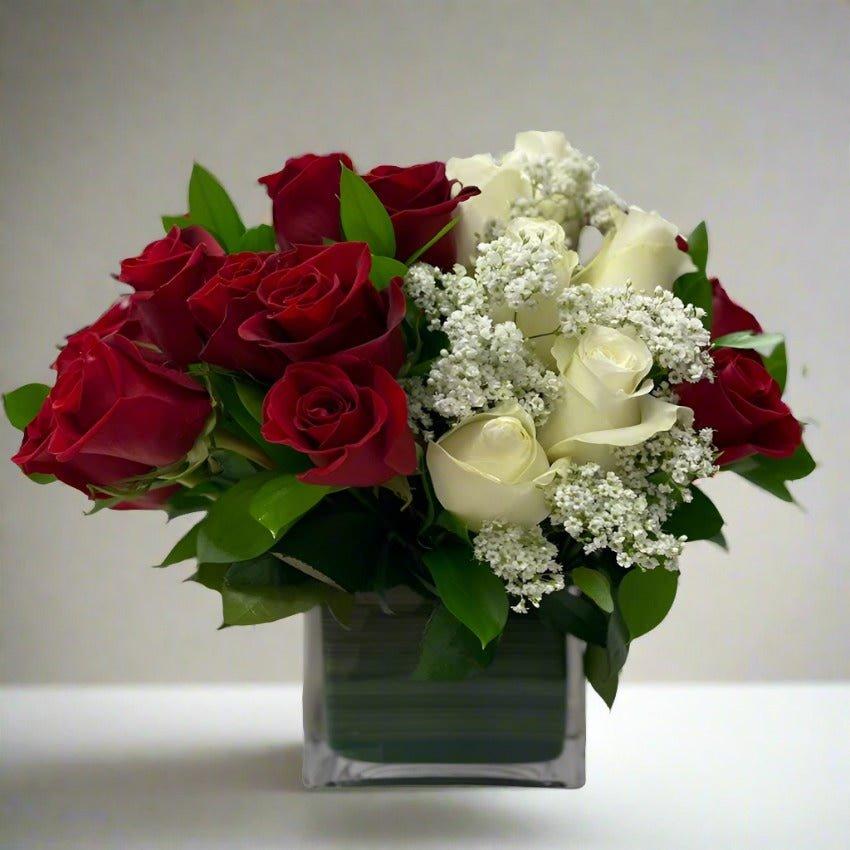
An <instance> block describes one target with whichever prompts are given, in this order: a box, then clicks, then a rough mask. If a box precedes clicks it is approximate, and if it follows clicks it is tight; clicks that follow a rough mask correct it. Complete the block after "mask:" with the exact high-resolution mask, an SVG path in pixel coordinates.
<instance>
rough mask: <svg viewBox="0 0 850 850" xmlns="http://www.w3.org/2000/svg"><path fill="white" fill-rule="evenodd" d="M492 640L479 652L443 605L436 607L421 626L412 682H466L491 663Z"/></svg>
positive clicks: (477, 643) (471, 638) (465, 630)
mask: <svg viewBox="0 0 850 850" xmlns="http://www.w3.org/2000/svg"><path fill="white" fill-rule="evenodd" d="M496 643H497V642H496V641H492V642H491V643H490V644H489V645H488V646H487V647H486V648H485V649H482V648H481V646H480V644H479V642H478V640H477V639H476V637H475V635H474V634H472V632H471V631H469V629H468V628H467V627H466V626H464V625H463V623H461V622H460V621H459V620H458V619H457V618H456V617H454V616H453V615H452V614H451V612H450V611H449V610H448V609H447V608H446V607H445V605H439V606H438V607H437V608H435V609H434V613H433V614H432V615H431V617H430V618H429V620H428V622H427V624H426V625H425V632H424V634H423V635H422V645H421V655H420V657H419V664H418V666H417V667H416V670H415V671H414V672H413V678H414V679H427V680H431V681H454V680H460V679H466V678H468V677H469V676H470V675H472V674H474V673H476V672H478V671H480V670H482V669H484V668H485V667H487V665H488V664H489V663H490V662H491V661H492V660H493V656H494V655H495V651H496Z"/></svg>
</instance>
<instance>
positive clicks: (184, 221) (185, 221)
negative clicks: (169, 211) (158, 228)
mask: <svg viewBox="0 0 850 850" xmlns="http://www.w3.org/2000/svg"><path fill="white" fill-rule="evenodd" d="M160 218H161V221H162V229H163V230H164V231H165V232H166V233H168V231H169V230H171V228H172V227H179V228H181V229H182V228H184V227H191V226H192V225H193V224H195V222H194V221H192V219H191V218H190V217H189V215H188V213H182V214H181V215H164V216H161V217H160ZM213 236H215V234H213ZM216 238H218V237H216Z"/></svg>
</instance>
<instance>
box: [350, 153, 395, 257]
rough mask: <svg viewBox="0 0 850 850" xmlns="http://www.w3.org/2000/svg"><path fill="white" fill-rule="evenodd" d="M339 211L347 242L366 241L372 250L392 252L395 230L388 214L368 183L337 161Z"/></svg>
mask: <svg viewBox="0 0 850 850" xmlns="http://www.w3.org/2000/svg"><path fill="white" fill-rule="evenodd" d="M340 166H341V168H342V174H341V176H340V183H339V215H340V220H341V222H342V232H343V233H344V234H345V238H346V239H347V240H348V241H349V242H365V243H366V244H367V245H368V246H369V248H370V250H371V251H372V253H373V254H378V255H379V256H382V257H394V256H395V231H394V230H393V223H392V221H391V220H390V215H389V213H388V212H387V211H386V209H384V205H383V204H382V203H381V202H380V200H379V199H378V196H377V195H376V194H375V193H374V192H373V191H372V188H371V187H370V186H369V184H368V183H367V182H366V181H365V180H364V179H363V178H362V177H361V176H360V175H359V174H355V173H354V172H353V171H352V170H351V169H350V168H346V167H345V165H344V164H342V163H340Z"/></svg>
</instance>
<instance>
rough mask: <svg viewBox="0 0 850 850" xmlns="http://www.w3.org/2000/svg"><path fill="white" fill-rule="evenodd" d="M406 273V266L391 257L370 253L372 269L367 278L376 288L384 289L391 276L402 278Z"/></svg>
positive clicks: (388, 283)
mask: <svg viewBox="0 0 850 850" xmlns="http://www.w3.org/2000/svg"><path fill="white" fill-rule="evenodd" d="M406 274H407V266H406V265H405V264H404V263H400V262H399V261H398V260H394V259H393V258H392V257H379V256H378V255H376V254H372V271H370V272H369V279H370V280H371V281H372V285H373V286H374V287H375V289H377V290H381V289H386V288H387V287H388V286H389V285H390V281H391V280H392V279H393V278H396V277H401V278H403V277H404V276H405V275H406Z"/></svg>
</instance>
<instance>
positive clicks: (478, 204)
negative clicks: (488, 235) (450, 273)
mask: <svg viewBox="0 0 850 850" xmlns="http://www.w3.org/2000/svg"><path fill="white" fill-rule="evenodd" d="M446 176H447V177H448V178H449V180H458V181H460V183H461V185H463V186H477V187H478V188H479V189H480V190H481V194H480V195H476V196H475V197H473V198H469V199H468V200H466V201H464V202H463V203H462V204H461V205H460V207H459V209H458V212H457V213H456V215H457V217H458V223H457V225H456V226H455V228H454V232H455V240H456V242H457V257H458V262H459V263H463V264H464V265H465V266H466V267H467V268H470V267H471V266H472V261H473V259H474V257H475V252H476V249H477V247H478V243H479V242H480V241H481V238H482V236H483V235H484V232H485V231H486V229H487V225H488V224H489V223H490V222H493V221H496V222H506V221H508V219H509V218H510V212H511V206H512V204H513V202H514V201H515V200H516V199H517V198H530V197H531V181H530V180H529V179H528V177H526V176H525V174H523V173H522V172H521V171H520V170H519V168H515V167H513V166H507V165H501V164H499V163H498V162H496V160H495V159H493V157H492V156H490V154H476V155H475V156H470V157H466V158H465V159H461V158H458V157H453V158H452V159H450V160H449V161H448V162H447V163H446ZM456 191H460V187H458V188H457V190H456Z"/></svg>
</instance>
